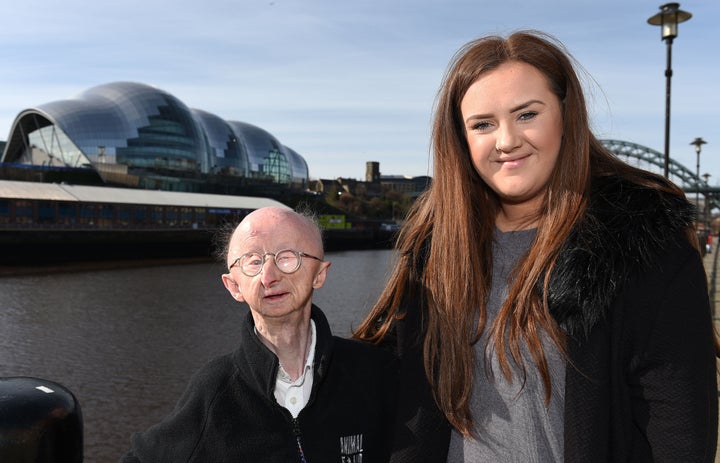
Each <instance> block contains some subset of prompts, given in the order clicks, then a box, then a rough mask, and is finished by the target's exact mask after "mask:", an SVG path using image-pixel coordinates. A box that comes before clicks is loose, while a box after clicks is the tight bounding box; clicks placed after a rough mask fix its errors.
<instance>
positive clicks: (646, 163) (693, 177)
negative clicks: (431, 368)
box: [600, 140, 720, 210]
mask: <svg viewBox="0 0 720 463" xmlns="http://www.w3.org/2000/svg"><path fill="white" fill-rule="evenodd" d="M600 143H602V145H603V146H604V147H605V148H606V149H607V150H608V151H610V152H611V153H613V154H614V155H615V156H617V157H618V158H620V159H622V160H624V161H625V162H627V163H628V164H631V165H634V166H636V167H639V168H641V169H645V170H649V171H651V172H655V173H657V174H660V175H662V174H663V172H664V169H665V155H664V154H662V153H660V152H658V151H655V150H654V149H651V148H648V147H647V146H642V145H638V144H637V143H631V142H629V141H622V140H600ZM668 177H669V179H670V181H672V182H674V183H675V184H676V185H678V186H679V187H680V188H682V189H683V191H685V193H696V192H699V193H700V194H701V195H703V197H704V198H705V201H707V202H708V204H709V206H710V208H711V210H712V209H720V188H719V187H711V186H710V185H708V183H707V182H706V181H705V180H704V179H702V178H700V177H698V176H697V173H696V172H693V171H691V170H690V169H688V168H687V167H685V166H684V165H682V164H680V163H679V162H677V161H675V160H674V159H672V158H670V162H669V163H668Z"/></svg>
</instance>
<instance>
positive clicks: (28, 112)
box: [0, 82, 308, 196]
mask: <svg viewBox="0 0 720 463" xmlns="http://www.w3.org/2000/svg"><path fill="white" fill-rule="evenodd" d="M0 161H2V167H3V169H4V170H3V177H4V178H15V179H26V180H37V178H28V177H31V176H35V177H37V176H38V175H40V176H42V177H43V178H41V179H40V181H57V180H63V178H64V177H66V178H70V179H74V180H77V179H79V178H83V179H84V180H83V181H82V183H95V184H98V185H111V186H124V187H135V188H141V189H148V190H169V191H185V192H203V193H224V194H251V195H257V194H262V195H268V194H269V195H271V196H272V195H273V194H272V193H273V191H279V190H282V189H292V190H298V191H302V190H305V189H306V188H307V184H308V166H307V163H306V161H305V159H303V157H302V156H300V155H299V154H298V153H297V152H295V151H294V150H292V149H290V148H288V147H287V146H285V145H283V144H282V143H281V142H280V141H279V140H277V138H275V137H274V136H273V135H271V134H270V133H269V132H267V131H265V130H263V129H261V128H260V127H256V126H254V125H251V124H248V123H245V122H239V121H226V120H224V119H222V118H220V117H218V116H216V115H214V114H212V113H209V112H207V111H204V110H200V109H191V108H189V107H188V106H186V105H185V104H184V103H183V102H182V101H180V100H179V99H178V98H176V97H175V96H173V95H171V94H169V93H168V92H165V91H163V90H160V89H158V88H155V87H152V86H150V85H146V84H142V83H137V82H113V83H108V84H104V85H99V86H96V87H93V88H90V89H88V90H86V91H84V92H82V93H81V94H80V95H78V96H77V97H75V98H72V99H67V100H60V101H53V102H50V103H45V104H41V105H38V106H35V107H32V108H29V109H25V110H23V111H21V112H20V114H19V115H18V116H17V117H16V119H15V121H14V122H13V124H12V128H11V131H10V135H9V138H8V140H7V143H6V146H5V148H4V150H3V153H2V158H0ZM28 172H32V173H31V174H30V173H28ZM23 174H24V175H23Z"/></svg>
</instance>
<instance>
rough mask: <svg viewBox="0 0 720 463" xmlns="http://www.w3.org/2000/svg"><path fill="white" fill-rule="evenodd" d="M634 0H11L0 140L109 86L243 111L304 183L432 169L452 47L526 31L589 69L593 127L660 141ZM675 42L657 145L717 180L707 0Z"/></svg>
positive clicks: (647, 34) (715, 42) (712, 12)
mask: <svg viewBox="0 0 720 463" xmlns="http://www.w3.org/2000/svg"><path fill="white" fill-rule="evenodd" d="M660 5H661V2H657V1H648V0H633V1H625V0H608V1H603V2H597V1H590V0H544V1H539V0H538V1H535V0H503V1H482V0H471V1H466V0H445V1H439V0H435V1H430V0H412V1H411V0H354V1H344V0H257V1H256V0H232V1H230V0H204V1H197V0H193V1H188V0H174V1H169V0H142V1H140V0H124V1H122V2H98V1H89V0H63V1H54V0H24V1H22V2H20V1H18V2H5V3H4V4H3V7H2V9H0V13H1V14H0V17H2V18H3V25H2V28H0V57H2V60H1V61H2V65H1V66H2V67H1V69H0V139H2V140H6V139H7V137H8V135H7V134H9V132H10V128H11V125H12V122H13V120H14V119H15V117H16V116H17V115H18V114H19V113H20V111H22V110H23V109H26V108H29V107H33V106H35V105H39V104H42V103H47V102H50V101H55V100H61V99H66V98H69V97H72V96H75V95H77V94H79V93H80V92H82V91H84V90H86V89H88V88H90V87H93V86H95V85H100V84H104V83H108V82H113V81H120V80H130V81H137V82H142V83H146V84H150V85H153V86H156V87H158V88H160V89H162V90H165V91H167V92H169V93H171V94H173V95H175V96H176V97H177V98H179V99H180V100H182V101H183V102H185V103H186V104H187V105H188V106H190V107H191V108H198V109H203V110H206V111H209V112H212V113H214V114H216V115H218V116H220V117H221V118H223V119H226V120H238V121H243V122H248V123H251V124H254V125H257V126H260V127H262V128H264V129H265V130H267V131H269V132H271V133H272V134H273V135H275V136H276V137H277V138H278V139H279V140H280V141H281V142H282V143H283V144H284V145H287V146H288V147H290V148H292V149H294V150H295V151H297V152H298V153H300V154H301V155H302V156H303V157H304V158H305V159H306V160H307V161H308V165H309V167H310V177H311V178H335V177H349V178H358V179H363V178H364V175H365V162H366V161H378V162H380V170H381V173H382V174H388V175H412V176H415V175H426V174H429V175H432V168H431V161H430V156H429V143H428V140H429V127H430V123H431V117H432V109H433V104H434V101H435V96H436V93H437V90H438V87H439V85H440V81H441V78H442V76H443V74H444V72H445V69H446V66H447V63H448V62H449V60H450V58H451V56H452V55H453V54H454V52H455V51H456V50H457V49H458V48H459V47H460V46H461V45H462V44H464V43H465V42H467V41H469V40H472V39H473V38H476V37H478V36H481V35H486V34H490V33H500V34H506V33H508V32H511V31H513V30H517V29H527V28H533V29H540V30H543V31H545V32H548V33H550V34H552V35H554V36H556V37H557V38H558V39H560V40H561V41H562V42H563V43H564V44H565V45H566V47H567V48H568V49H569V50H570V51H571V53H572V54H573V55H574V56H575V58H576V59H577V60H578V61H579V62H580V63H581V64H582V65H583V67H584V69H585V71H586V72H587V74H588V76H587V79H586V80H587V82H588V84H587V92H588V100H589V102H590V105H591V108H592V120H593V128H594V130H595V133H596V134H597V135H598V136H599V137H600V138H614V139H620V140H626V141H631V142H634V143H638V144H641V145H644V146H648V147H650V148H652V149H655V150H657V151H660V152H663V150H664V117H665V77H664V72H665V66H666V55H665V53H666V47H665V43H664V42H662V40H661V39H660V28H659V27H656V26H650V25H649V24H647V18H649V17H650V16H652V15H654V14H655V13H657V12H659V6H660ZM680 8H681V9H683V10H686V11H689V12H691V13H692V14H693V17H692V18H691V19H690V20H689V21H687V22H685V23H682V24H680V26H679V36H678V38H677V39H676V40H675V42H674V45H673V71H674V75H673V79H672V124H671V156H672V157H673V158H675V159H677V160H678V161H680V162H682V163H683V164H685V165H686V166H687V167H688V168H690V170H692V171H693V172H694V171H695V151H694V147H692V146H690V144H689V143H690V142H691V141H692V140H694V139H695V137H703V138H704V139H705V140H706V141H707V142H708V144H707V145H705V146H704V147H703V152H702V155H701V173H705V172H708V173H710V174H711V175H712V176H711V178H710V184H711V185H720V129H719V128H718V127H720V124H719V123H718V121H716V120H715V117H716V116H718V112H719V111H720V59H718V56H720V55H719V52H718V48H719V45H720V38H719V37H718V34H717V32H714V31H713V28H717V25H718V23H719V22H720V2H718V1H716V0H692V1H686V2H680Z"/></svg>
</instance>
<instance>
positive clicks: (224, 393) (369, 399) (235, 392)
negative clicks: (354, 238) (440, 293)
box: [122, 207, 394, 463]
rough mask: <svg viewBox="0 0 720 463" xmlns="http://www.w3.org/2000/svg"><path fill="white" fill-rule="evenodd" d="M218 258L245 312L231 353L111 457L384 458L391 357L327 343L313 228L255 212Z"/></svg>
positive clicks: (287, 214)
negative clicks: (315, 297)
mask: <svg viewBox="0 0 720 463" xmlns="http://www.w3.org/2000/svg"><path fill="white" fill-rule="evenodd" d="M226 255H227V266H228V273H226V274H224V275H222V281H223V283H224V285H225V288H227V290H228V291H229V292H230V295H231V296H232V297H233V298H234V299H235V300H236V301H238V302H245V303H247V305H248V306H249V307H250V311H249V313H248V315H247V317H246V319H245V322H244V324H243V326H242V327H241V331H240V334H239V347H238V349H237V350H236V351H235V352H233V353H232V354H228V355H225V356H223V357H220V358H218V359H216V360H214V361H211V362H210V363H209V364H208V365H206V366H205V367H204V368H203V369H201V370H200V371H199V372H198V373H196V374H195V375H194V377H193V378H192V380H191V381H190V384H189V386H188V388H187V390H186V392H185V393H184V394H183V396H182V397H181V399H180V401H179V402H178V404H177V406H176V407H175V410H174V411H173V412H172V413H171V414H170V415H169V416H168V417H167V418H165V419H164V420H163V421H162V422H161V423H159V424H157V425H155V426H153V427H151V428H150V429H149V430H148V431H146V432H145V433H142V434H135V435H133V438H132V450H131V451H130V452H129V453H128V454H127V455H125V456H124V458H123V460H122V461H123V462H128V463H129V462H144V463H150V462H152V463H159V462H160V463H161V462H172V463H178V462H203V463H206V462H221V461H228V462H229V461H233V462H282V463H288V462H293V461H295V462H307V463H316V462H338V463H344V462H348V463H351V462H357V463H360V462H364V463H368V462H371V463H372V462H382V461H386V460H387V458H388V446H389V442H390V439H391V436H390V435H389V425H390V423H391V422H392V414H393V410H392V408H391V404H392V403H393V402H394V397H393V393H392V391H393V390H394V388H393V383H394V380H393V377H392V375H393V373H392V371H393V370H394V360H393V358H392V357H390V356H389V354H387V353H385V352H384V351H381V350H379V349H378V348H375V347H373V346H370V345H367V344H364V343H359V342H357V341H353V340H347V339H341V338H338V337H334V336H333V335H332V334H331V332H330V327H329V325H328V322H327V319H326V318H325V316H324V315H323V313H322V311H321V310H320V309H319V308H318V307H316V306H315V305H313V304H312V294H313V290H314V289H316V288H320V287H321V286H322V285H323V284H324V283H325V278H326V276H327V272H328V268H329V267H330V262H327V261H325V260H324V257H323V247H322V239H321V233H320V229H319V228H318V226H317V225H316V223H315V222H314V221H312V220H311V219H310V218H308V217H306V216H303V215H300V214H298V213H296V212H293V211H291V210H289V209H283V208H277V207H269V208H262V209H258V210H256V211H254V212H252V213H251V214H249V215H248V216H247V217H245V219H244V220H243V221H242V222H241V223H240V224H239V225H238V227H237V228H236V229H235V231H234V232H233V234H232V236H231V237H230V240H229V243H228V245H227V253H226Z"/></svg>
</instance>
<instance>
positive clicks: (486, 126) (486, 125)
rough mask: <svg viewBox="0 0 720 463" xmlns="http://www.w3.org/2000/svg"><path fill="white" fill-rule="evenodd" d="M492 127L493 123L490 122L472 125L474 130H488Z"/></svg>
mask: <svg viewBox="0 0 720 463" xmlns="http://www.w3.org/2000/svg"><path fill="white" fill-rule="evenodd" d="M490 127H491V124H490V123H489V122H476V123H475V124H473V125H472V129H473V130H479V131H481V132H482V131H485V130H488V129H489V128H490Z"/></svg>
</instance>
